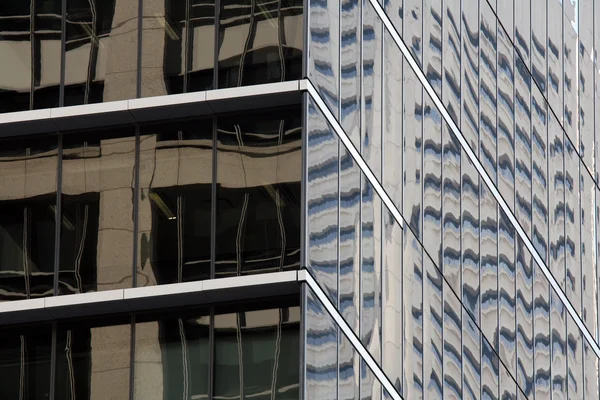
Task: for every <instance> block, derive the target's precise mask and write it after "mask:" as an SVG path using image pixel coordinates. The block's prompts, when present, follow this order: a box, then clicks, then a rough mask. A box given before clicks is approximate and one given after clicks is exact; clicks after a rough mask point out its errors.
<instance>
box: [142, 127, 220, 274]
mask: <svg viewBox="0 0 600 400" xmlns="http://www.w3.org/2000/svg"><path fill="white" fill-rule="evenodd" d="M140 148H141V149H140V190H141V193H140V200H139V201H140V203H139V204H140V213H139V225H138V226H139V231H138V239H139V243H140V245H139V248H140V259H139V262H138V266H137V268H138V271H137V274H138V275H137V285H138V286H146V285H155V284H164V283H177V282H187V281H192V280H202V279H208V278H210V260H211V211H212V209H211V203H212V201H211V192H212V178H213V174H212V170H213V168H212V163H213V120H212V119H206V120H196V121H189V122H179V123H170V124H161V125H151V126H146V127H142V132H141V136H140Z"/></svg>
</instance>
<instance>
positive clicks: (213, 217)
mask: <svg viewBox="0 0 600 400" xmlns="http://www.w3.org/2000/svg"><path fill="white" fill-rule="evenodd" d="M212 143H213V148H212V183H211V201H210V207H211V210H210V275H209V276H210V279H214V278H215V276H216V273H217V271H216V269H217V268H216V263H217V261H216V248H217V155H218V152H217V117H216V116H215V117H213V140H212Z"/></svg>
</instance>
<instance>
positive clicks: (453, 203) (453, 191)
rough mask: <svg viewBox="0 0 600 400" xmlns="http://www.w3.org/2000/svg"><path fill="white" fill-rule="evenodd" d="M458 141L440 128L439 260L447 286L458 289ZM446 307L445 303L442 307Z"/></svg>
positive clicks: (456, 290)
mask: <svg viewBox="0 0 600 400" xmlns="http://www.w3.org/2000/svg"><path fill="white" fill-rule="evenodd" d="M460 154H461V153H460V144H459V143H458V142H457V141H456V140H455V139H454V136H452V135H451V134H450V131H449V129H448V126H447V125H446V124H444V125H443V127H442V171H443V175H442V176H443V178H442V179H443V180H442V210H443V214H442V227H443V231H442V246H443V248H442V259H443V262H444V264H443V269H442V271H443V273H444V276H445V277H446V279H447V280H448V283H449V284H450V287H451V288H452V290H454V291H455V292H456V293H460V292H461V276H462V271H461V264H460V254H461V253H460V244H461V239H460V233H461V232H460V161H461V160H460ZM444 307H445V306H444Z"/></svg>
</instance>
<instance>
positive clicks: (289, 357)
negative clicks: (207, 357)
mask: <svg viewBox="0 0 600 400" xmlns="http://www.w3.org/2000/svg"><path fill="white" fill-rule="evenodd" d="M299 321H300V309H299V307H291V308H281V309H278V308H275V309H270V310H257V311H246V312H237V313H231V314H221V315H216V316H215V371H214V374H215V376H214V398H215V399H265V400H266V399H273V398H275V399H297V398H298V395H299V393H298V388H299V385H298V382H299V373H300V372H299V362H300V360H299V347H298V346H299Z"/></svg>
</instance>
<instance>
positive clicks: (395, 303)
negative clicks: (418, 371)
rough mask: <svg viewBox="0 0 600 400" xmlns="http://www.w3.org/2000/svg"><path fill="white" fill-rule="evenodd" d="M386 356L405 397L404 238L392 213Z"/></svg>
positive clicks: (386, 255) (387, 245)
mask: <svg viewBox="0 0 600 400" xmlns="http://www.w3.org/2000/svg"><path fill="white" fill-rule="evenodd" d="M383 221H384V236H383V240H384V242H383V287H382V291H383V332H382V335H383V338H382V341H383V354H382V357H383V359H382V366H383V370H384V371H385V373H386V374H387V376H388V378H389V379H390V381H391V382H392V383H393V385H394V387H395V388H396V389H397V390H398V392H399V393H402V392H403V390H402V388H403V385H402V376H403V364H402V362H403V354H404V350H403V349H404V346H406V343H405V341H404V319H403V313H402V309H403V303H402V300H403V293H402V289H403V287H402V286H403V285H402V282H403V273H402V259H403V249H402V236H403V231H402V228H400V225H398V223H397V222H396V221H395V220H394V217H393V216H392V214H390V213H389V212H387V211H386V212H384V213H383Z"/></svg>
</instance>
